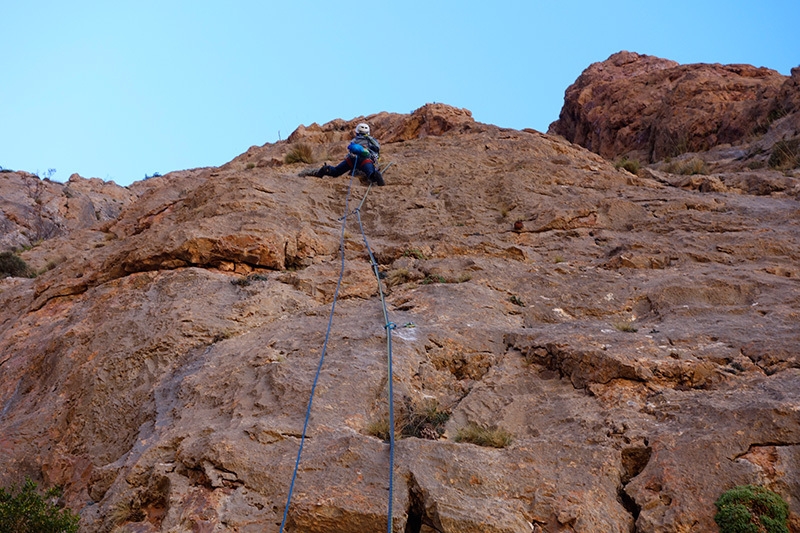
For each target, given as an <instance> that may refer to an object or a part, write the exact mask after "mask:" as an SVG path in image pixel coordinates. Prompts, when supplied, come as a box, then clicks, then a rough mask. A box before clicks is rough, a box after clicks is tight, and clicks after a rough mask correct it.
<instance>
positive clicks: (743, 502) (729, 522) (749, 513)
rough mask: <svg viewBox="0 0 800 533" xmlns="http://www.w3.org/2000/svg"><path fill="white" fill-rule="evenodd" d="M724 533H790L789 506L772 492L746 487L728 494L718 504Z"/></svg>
mask: <svg viewBox="0 0 800 533" xmlns="http://www.w3.org/2000/svg"><path fill="white" fill-rule="evenodd" d="M714 505H716V506H717V509H718V512H717V514H716V515H714V521H715V522H716V523H717V525H718V526H719V530H720V531H721V533H789V528H788V526H787V525H786V521H787V519H788V518H789V505H788V504H787V503H786V502H785V501H784V500H783V498H781V497H780V496H779V495H777V494H775V493H774V492H772V491H771V490H767V489H765V488H764V487H759V486H757V485H742V486H739V487H736V488H733V489H731V490H729V491H726V492H724V493H723V494H722V496H720V497H719V499H718V500H717V501H716V503H715V504H714Z"/></svg>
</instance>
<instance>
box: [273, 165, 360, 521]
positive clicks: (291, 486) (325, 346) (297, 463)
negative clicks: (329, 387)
mask: <svg viewBox="0 0 800 533" xmlns="http://www.w3.org/2000/svg"><path fill="white" fill-rule="evenodd" d="M357 162H358V159H356V163H357ZM357 166H358V165H356V164H353V172H352V174H350V183H349V185H348V186H347V197H346V198H345V202H344V212H345V216H344V217H343V220H342V233H341V237H340V239H339V252H340V254H341V256H342V265H341V268H340V270H339V281H337V282H336V290H335V291H334V293H333V304H332V305H331V313H330V316H329V317H328V330H327V331H326V332H325V342H323V343H322V353H321V354H320V357H319V364H318V365H317V373H316V375H315V376H314V383H313V384H312V385H311V396H310V397H309V398H308V408H307V409H306V420H305V422H303V433H302V435H301V436H300V447H299V448H298V450H297V460H296V461H295V463H294V472H293V473H292V482H291V483H290V484H289V496H288V497H287V498H286V507H285V508H284V510H283V520H282V521H281V533H283V528H284V527H285V526H286V518H287V517H288V516H289V504H291V502H292V493H293V492H294V483H295V481H296V480H297V470H298V469H299V468H300V456H301V455H302V453H303V445H304V444H305V442H306V430H307V429H308V421H309V419H310V418H311V405H312V403H313V402H314V391H316V389H317V382H318V381H319V375H320V372H321V371H322V362H323V361H324V360H325V352H326V351H327V349H328V339H330V336H331V327H332V325H333V313H334V311H335V310H336V300H337V299H338V298H339V287H341V285H342V278H343V277H344V229H345V225H346V224H347V210H348V204H349V202H350V191H351V190H352V188H353V177H354V176H355V175H356V168H357Z"/></svg>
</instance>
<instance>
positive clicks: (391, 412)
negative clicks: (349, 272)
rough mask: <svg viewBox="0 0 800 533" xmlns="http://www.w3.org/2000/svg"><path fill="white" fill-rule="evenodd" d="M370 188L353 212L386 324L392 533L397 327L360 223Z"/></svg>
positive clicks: (387, 529) (389, 523) (390, 532)
mask: <svg viewBox="0 0 800 533" xmlns="http://www.w3.org/2000/svg"><path fill="white" fill-rule="evenodd" d="M371 188H372V184H370V186H369V187H368V188H367V192H366V193H364V199H363V200H361V204H360V205H359V206H358V208H357V209H356V210H355V213H356V218H357V219H358V227H359V229H360V230H361V236H362V237H363V238H364V246H366V247H367V253H369V260H370V263H372V270H373V272H374V273H375V279H377V280H378V292H379V293H380V296H381V305H382V306H383V320H384V323H385V324H386V325H385V326H384V328H385V329H386V352H387V360H388V365H387V366H388V373H389V375H388V380H387V381H388V384H389V391H388V393H389V394H388V396H389V510H388V513H387V516H388V520H387V528H386V531H387V533H392V503H393V501H394V494H393V492H394V491H393V487H394V391H393V390H392V381H393V379H392V330H393V329H394V328H395V327H397V326H396V325H395V324H394V323H392V322H389V312H388V311H387V310H386V298H385V297H384V295H383V284H382V283H381V276H380V273H379V272H378V262H377V261H375V256H374V255H373V254H372V249H371V248H370V246H369V242H368V241H367V235H366V233H364V225H363V224H362V223H361V205H363V204H364V200H366V199H367V194H369V191H370V189H371Z"/></svg>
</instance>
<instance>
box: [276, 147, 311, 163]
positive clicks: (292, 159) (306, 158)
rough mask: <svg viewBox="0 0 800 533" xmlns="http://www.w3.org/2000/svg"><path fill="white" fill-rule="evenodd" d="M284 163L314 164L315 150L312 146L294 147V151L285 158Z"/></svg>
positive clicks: (290, 151)
mask: <svg viewBox="0 0 800 533" xmlns="http://www.w3.org/2000/svg"><path fill="white" fill-rule="evenodd" d="M283 162H284V163H286V164H292V163H313V162H314V150H313V149H312V148H311V145H310V144H306V143H298V144H295V145H294V146H292V149H291V150H289V152H288V153H287V154H286V155H285V156H284V158H283Z"/></svg>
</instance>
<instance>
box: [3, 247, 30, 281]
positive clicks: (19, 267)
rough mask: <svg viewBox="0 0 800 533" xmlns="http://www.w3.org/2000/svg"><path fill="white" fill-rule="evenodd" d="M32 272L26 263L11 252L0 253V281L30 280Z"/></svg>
mask: <svg viewBox="0 0 800 533" xmlns="http://www.w3.org/2000/svg"><path fill="white" fill-rule="evenodd" d="M33 275H34V272H33V269H31V267H29V266H28V263H26V262H25V260H24V259H22V258H21V257H20V256H18V255H17V254H15V253H13V252H0V279H3V278H8V277H11V278H31V277H33Z"/></svg>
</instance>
